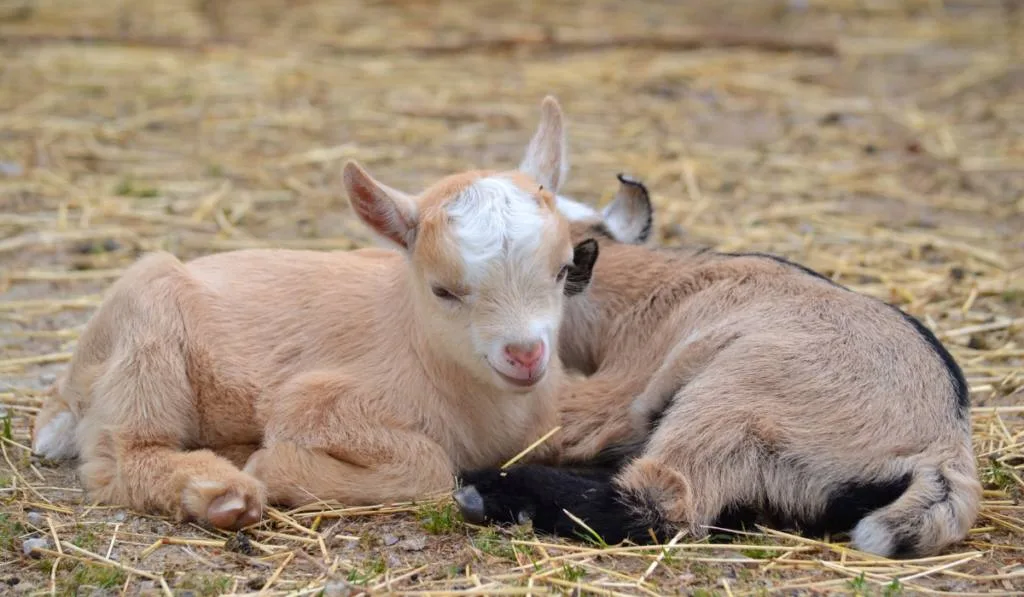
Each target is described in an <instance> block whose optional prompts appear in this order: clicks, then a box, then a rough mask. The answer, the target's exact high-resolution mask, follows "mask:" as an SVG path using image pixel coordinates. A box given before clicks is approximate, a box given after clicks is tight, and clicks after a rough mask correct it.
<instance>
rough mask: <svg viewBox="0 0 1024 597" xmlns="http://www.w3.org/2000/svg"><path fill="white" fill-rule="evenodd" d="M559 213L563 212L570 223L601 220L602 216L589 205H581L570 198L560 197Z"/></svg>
mask: <svg viewBox="0 0 1024 597" xmlns="http://www.w3.org/2000/svg"><path fill="white" fill-rule="evenodd" d="M557 199H558V211H560V212H562V215H563V216H565V217H566V218H567V219H568V220H569V221H570V222H579V221H581V220H594V219H600V217H601V214H599V213H598V212H597V210H595V209H594V208H592V207H590V206H589V205H585V204H583V203H580V202H579V201H575V200H573V199H569V198H568V197H563V196H561V195H558V197H557Z"/></svg>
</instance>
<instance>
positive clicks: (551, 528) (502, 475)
mask: <svg viewBox="0 0 1024 597" xmlns="http://www.w3.org/2000/svg"><path fill="white" fill-rule="evenodd" d="M461 485H463V486H464V487H465V486H470V485H471V486H473V487H474V488H475V489H476V490H477V491H478V492H479V493H480V495H481V497H482V498H483V501H484V517H485V520H487V521H490V522H493V523H499V524H501V523H505V524H509V523H516V522H519V521H520V520H521V519H522V518H524V517H528V518H529V519H530V520H532V522H533V528H534V529H536V530H538V531H541V532H544V533H549V534H552V535H557V536H561V537H577V538H584V539H587V538H591V539H592V538H593V535H591V534H590V533H589V532H588V531H587V530H586V529H585V528H583V527H581V526H580V525H579V524H577V523H576V522H575V521H574V520H573V519H572V518H570V517H569V516H567V515H566V514H565V512H564V511H565V510H567V511H569V512H571V513H572V514H573V516H575V517H577V518H579V519H580V520H582V521H583V522H584V523H585V524H586V525H587V526H588V527H590V528H591V529H592V530H593V531H594V532H595V533H597V534H598V535H599V536H600V538H601V540H602V541H604V542H605V543H608V544H615V543H620V542H622V541H625V540H629V541H632V542H634V543H651V542H652V541H653V540H654V539H656V540H657V541H659V542H661V541H665V539H666V532H665V531H666V527H665V524H664V521H663V520H662V518H661V517H660V515H658V509H657V508H656V507H655V506H654V505H653V503H650V501H649V500H648V499H646V498H644V497H643V496H636V495H629V494H626V493H623V492H622V491H620V490H619V489H618V488H617V487H616V486H615V485H614V484H612V482H611V471H610V470H605V471H601V470H591V471H588V472H584V473H582V474H581V473H580V472H579V471H572V470H567V469H563V468H555V467H549V466H542V465H535V464H528V465H522V466H517V467H512V468H510V469H508V470H505V471H502V470H500V469H485V470H478V471H472V472H466V473H463V474H462V475H461ZM652 533H653V534H654V537H653V538H652V536H651V534H652Z"/></svg>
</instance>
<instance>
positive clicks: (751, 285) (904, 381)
mask: <svg viewBox="0 0 1024 597" xmlns="http://www.w3.org/2000/svg"><path fill="white" fill-rule="evenodd" d="M620 181H621V186H620V191H619V193H618V195H617V197H616V199H615V200H614V201H613V202H612V203H611V204H610V205H609V206H608V207H607V208H606V209H605V210H604V211H603V212H601V213H598V212H597V211H595V210H593V209H591V208H590V207H587V206H585V205H582V204H579V203H576V202H573V201H571V200H568V199H564V198H559V206H560V208H561V209H562V211H563V212H564V213H565V214H566V215H567V216H569V217H570V218H571V219H573V220H574V222H573V225H572V235H573V240H574V242H581V241H583V240H586V239H596V240H597V241H598V243H599V245H600V252H601V258H600V260H599V261H598V263H597V266H596V268H595V270H594V277H593V281H592V283H591V286H590V288H589V290H587V292H586V293H585V294H583V295H582V296H580V297H577V299H575V300H574V301H573V302H572V303H571V304H569V305H567V310H568V311H567V315H566V318H565V322H564V323H563V328H562V334H561V339H562V344H561V355H562V358H563V361H564V362H565V363H566V365H568V366H571V367H575V368H578V369H581V370H583V371H584V372H586V373H587V374H589V377H588V378H586V379H584V380H582V381H578V382H574V383H572V384H570V386H569V387H567V389H566V390H565V391H564V392H563V393H562V395H561V398H560V399H561V400H562V405H561V411H562V425H563V426H564V429H563V434H562V435H561V438H560V439H561V441H562V443H563V444H564V449H565V453H564V461H563V464H565V465H566V466H569V465H575V466H578V467H590V470H572V469H570V468H553V467H547V466H543V465H538V464H533V465H527V466H521V467H516V468H513V469H510V470H508V471H505V472H501V471H498V470H495V469H488V470H476V471H470V472H466V473H465V474H463V475H462V480H463V483H464V484H465V486H464V487H463V488H462V489H461V490H459V491H458V492H457V493H456V500H457V501H458V502H459V504H460V507H461V509H462V512H463V514H464V516H465V517H466V518H467V519H469V520H473V521H477V522H481V521H484V520H492V521H499V522H514V521H517V520H524V519H527V518H529V519H532V520H533V524H534V527H535V528H538V529H541V530H545V531H549V532H555V533H558V534H563V535H569V536H571V535H573V534H577V533H584V531H583V530H582V529H581V528H580V527H579V526H578V525H577V523H576V522H575V521H574V520H573V519H572V518H570V517H569V516H566V515H565V513H564V511H563V510H567V511H569V512H571V513H572V514H573V515H575V516H576V517H577V518H578V519H580V520H582V521H584V522H585V523H586V524H587V525H588V526H590V527H591V528H592V529H593V530H595V531H596V532H597V533H599V534H601V535H602V537H603V538H604V539H605V540H606V541H608V542H612V543H614V542H618V541H620V540H623V539H630V540H632V541H635V542H641V543H646V542H650V541H651V540H652V538H655V537H657V538H658V539H660V540H664V539H665V538H666V537H671V536H672V534H674V533H675V532H676V531H677V530H686V531H688V532H689V533H691V536H702V535H705V534H707V532H708V530H709V526H717V527H726V528H731V529H736V528H738V527H739V526H740V525H741V524H743V523H750V522H762V523H766V524H768V525H771V526H775V527H784V528H785V527H789V528H795V529H798V530H800V531H803V532H804V533H807V534H809V535H820V534H823V533H842V532H849V533H850V534H851V538H852V542H853V545H854V546H855V547H857V548H859V549H862V550H866V551H869V552H874V553H876V554H880V555H883V556H895V557H901V556H925V555H931V554H934V553H936V552H937V551H939V550H941V549H943V548H944V547H946V546H948V545H950V544H952V543H954V542H957V541H960V540H962V539H964V538H965V537H966V535H967V532H968V530H969V529H970V527H971V525H972V524H973V522H974V521H975V519H976V517H977V514H978V509H979V502H980V499H981V485H980V484H979V482H978V479H977V476H976V471H975V457H974V454H973V452H972V450H971V436H970V421H969V400H968V393H967V385H966V383H965V381H964V378H963V375H962V373H961V371H960V368H959V367H958V366H957V364H956V362H955V361H954V360H953V358H952V357H951V356H950V355H949V353H948V352H947V351H946V350H945V348H943V346H942V345H941V344H940V343H939V341H938V340H937V339H936V338H935V336H934V335H933V334H932V333H931V332H930V331H928V329H927V328H925V327H924V326H922V325H921V324H920V323H918V322H917V321H916V320H915V319H913V318H912V317H910V316H908V315H906V314H904V313H903V312H901V311H900V310H899V309H897V308H894V307H892V306H890V305H887V304H885V303H883V302H881V301H878V300H876V299H873V298H869V297H866V296H863V295H860V294H857V293H854V292H852V291H850V290H848V289H846V288H844V287H842V286H839V285H837V284H834V283H833V282H831V281H830V280H828V279H827V278H824V277H822V276H820V275H818V274H816V273H815V272H813V271H811V270H808V269H806V268H803V267H801V266H799V265H797V264H794V263H791V262H788V261H786V260H784V259H781V258H777V257H773V256H770V255H763V254H722V253H716V252H712V251H707V250H693V249H654V248H648V247H643V246H636V244H638V243H642V242H644V241H645V240H646V239H647V237H648V235H649V233H650V230H651V221H652V209H651V204H650V201H649V199H648V197H647V192H646V189H644V187H643V186H642V185H641V184H640V183H638V182H636V181H632V180H629V179H627V178H623V177H620ZM556 437H557V436H556ZM595 466H610V468H606V469H604V470H600V469H595V468H594V467H595Z"/></svg>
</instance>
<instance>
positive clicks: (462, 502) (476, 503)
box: [453, 485, 484, 524]
mask: <svg viewBox="0 0 1024 597" xmlns="http://www.w3.org/2000/svg"><path fill="white" fill-rule="evenodd" d="M453 497H454V498H455V503H456V504H457V505H458V506H459V512H460V513H461V514H462V518H464V519H465V520H466V522H469V523H472V524H483V522H484V498H483V496H482V495H480V492H479V491H477V490H476V487H473V486H472V485H467V486H465V487H463V488H462V489H459V490H458V491H456V492H455V494H454V495H453Z"/></svg>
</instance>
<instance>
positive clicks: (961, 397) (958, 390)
mask: <svg viewBox="0 0 1024 597" xmlns="http://www.w3.org/2000/svg"><path fill="white" fill-rule="evenodd" d="M889 306H890V307H892V308H893V309H896V310H897V311H899V313H900V315H902V316H903V318H904V319H906V320H907V323H909V324H910V325H912V326H914V329H915V330H917V333H918V334H919V335H920V336H921V338H923V339H924V341H925V342H927V343H928V345H929V346H931V348H932V350H933V351H935V354H937V355H938V356H939V358H940V359H942V364H943V365H945V366H946V370H947V371H948V372H949V380H950V382H951V383H952V384H953V393H954V394H955V395H956V406H957V414H958V415H959V416H960V418H964V419H965V418H967V415H968V412H969V410H970V407H971V395H970V392H969V391H968V389H967V380H966V379H964V372H963V370H962V369H961V368H960V365H958V364H957V362H956V359H954V358H953V355H951V354H949V351H948V350H946V347H945V346H943V345H942V342H940V341H939V339H938V338H936V337H935V334H933V333H932V331H931V330H929V329H928V328H926V327H925V326H924V324H922V323H921V322H920V321H918V320H917V318H916V317H914V316H912V315H910V314H908V313H905V312H904V311H903V310H902V309H900V308H899V307H897V306H896V305H889Z"/></svg>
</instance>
